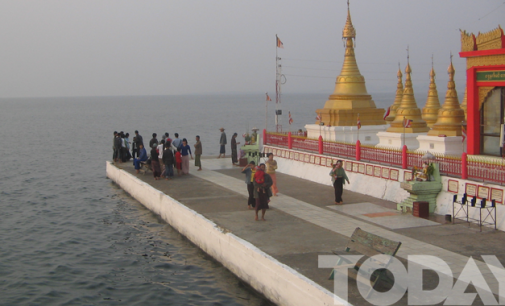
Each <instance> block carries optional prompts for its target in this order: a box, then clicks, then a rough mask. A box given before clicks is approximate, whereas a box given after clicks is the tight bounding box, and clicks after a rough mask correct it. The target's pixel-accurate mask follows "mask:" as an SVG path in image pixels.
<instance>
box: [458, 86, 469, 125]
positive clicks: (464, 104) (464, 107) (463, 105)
mask: <svg viewBox="0 0 505 306" xmlns="http://www.w3.org/2000/svg"><path fill="white" fill-rule="evenodd" d="M467 95H468V94H467V92H466V86H465V95H464V96H463V102H461V105H460V106H459V107H461V109H462V110H463V111H464V112H465V121H466V100H467V99H468V97H467Z"/></svg>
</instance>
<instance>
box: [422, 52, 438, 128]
mask: <svg viewBox="0 0 505 306" xmlns="http://www.w3.org/2000/svg"><path fill="white" fill-rule="evenodd" d="M439 109H440V101H439V100H438V91H437V85H436V84H435V69H434V68H433V55H432V56H431V71H430V89H429V90H428V99H427V100H426V105H425V106H424V107H423V115H422V118H423V120H424V121H426V124H428V127H430V128H431V127H432V126H433V125H434V124H435V122H437V117H438V110H439Z"/></svg>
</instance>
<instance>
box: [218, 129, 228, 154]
mask: <svg viewBox="0 0 505 306" xmlns="http://www.w3.org/2000/svg"><path fill="white" fill-rule="evenodd" d="M219 130H220V131H221V138H220V139H219V156H218V157H217V158H221V155H223V158H224V157H226V153H225V152H226V144H227V142H226V134H225V132H224V128H220V129H219Z"/></svg>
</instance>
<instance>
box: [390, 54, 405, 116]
mask: <svg viewBox="0 0 505 306" xmlns="http://www.w3.org/2000/svg"><path fill="white" fill-rule="evenodd" d="M399 65H400V63H398V66H399ZM397 76H398V84H397V85H396V96H395V101H394V102H393V105H391V107H390V108H389V116H387V117H386V121H388V122H391V121H393V120H395V117H396V110H397V109H398V107H400V104H401V103H402V97H403V81H402V77H403V74H402V70H401V69H400V67H398V73H397Z"/></svg>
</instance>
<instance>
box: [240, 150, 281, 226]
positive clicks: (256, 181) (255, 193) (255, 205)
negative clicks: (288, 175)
mask: <svg viewBox="0 0 505 306" xmlns="http://www.w3.org/2000/svg"><path fill="white" fill-rule="evenodd" d="M276 169H277V162H276V161H275V160H274V155H273V154H272V153H269V154H268V160H267V161H266V162H265V163H261V164H260V165H259V166H258V167H256V163H255V162H254V161H251V162H250V163H249V164H248V165H247V166H245V167H244V168H243V169H242V173H244V174H245V183H246V184H247V191H248V193H249V197H248V199H247V206H248V208H249V209H254V211H255V220H256V221H258V220H259V216H258V213H259V211H260V210H261V221H266V220H265V213H266V210H267V209H269V206H268V203H269V202H270V198H271V197H272V196H277V193H278V192H279V190H278V189H277V178H276V175H275V170H276Z"/></svg>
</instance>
